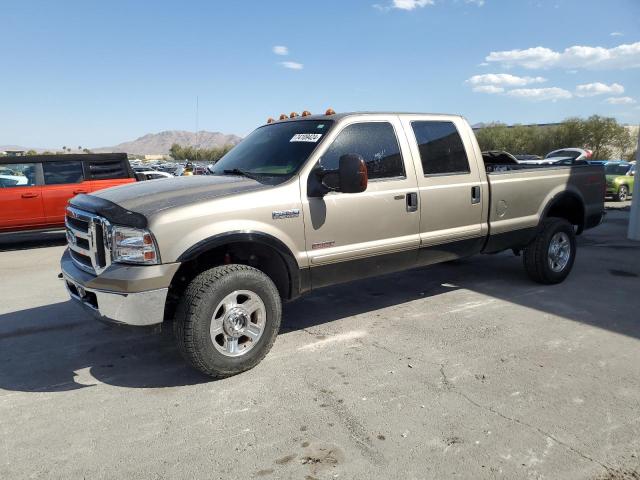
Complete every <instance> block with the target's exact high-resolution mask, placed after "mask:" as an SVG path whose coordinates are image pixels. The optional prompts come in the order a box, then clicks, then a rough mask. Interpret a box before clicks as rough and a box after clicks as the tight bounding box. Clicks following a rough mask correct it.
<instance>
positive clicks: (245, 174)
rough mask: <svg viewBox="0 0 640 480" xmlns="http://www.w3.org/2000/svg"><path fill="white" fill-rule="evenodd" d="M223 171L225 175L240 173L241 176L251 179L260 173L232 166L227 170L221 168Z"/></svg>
mask: <svg viewBox="0 0 640 480" xmlns="http://www.w3.org/2000/svg"><path fill="white" fill-rule="evenodd" d="M223 173H225V174H227V175H241V176H243V177H247V178H250V179H251V180H258V178H259V177H260V174H258V173H251V172H247V171H246V170H240V169H239V168H232V169H228V170H223Z"/></svg>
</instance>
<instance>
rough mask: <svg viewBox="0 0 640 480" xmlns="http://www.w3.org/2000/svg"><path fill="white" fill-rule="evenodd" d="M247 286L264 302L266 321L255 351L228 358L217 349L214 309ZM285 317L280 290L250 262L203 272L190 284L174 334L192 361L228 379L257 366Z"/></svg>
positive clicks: (193, 363)
mask: <svg viewBox="0 0 640 480" xmlns="http://www.w3.org/2000/svg"><path fill="white" fill-rule="evenodd" d="M245 289H246V290H251V291H253V292H255V293H256V294H257V295H258V296H259V297H260V299H261V300H262V302H263V303H264V306H265V309H266V324H265V327H264V332H263V334H262V336H261V337H260V339H259V340H258V341H257V344H256V345H255V346H254V347H253V348H252V349H251V351H248V352H247V353H246V354H244V355H241V356H238V357H228V356H225V355H223V354H222V353H220V352H218V351H217V350H216V348H215V347H214V345H213V340H212V339H211V334H210V331H209V329H210V326H211V319H212V316H213V310H214V309H215V308H216V306H217V305H218V303H219V302H220V301H221V300H222V299H223V298H224V297H225V296H227V295H229V294H230V293H231V292H233V291H235V290H245ZM281 316H282V304H281V301H280V295H279V294H278V289H277V288H276V286H275V285H274V284H273V282H272V281H271V279H270V278H269V277H268V276H267V275H265V274H264V273H262V272H261V271H260V270H257V269H255V268H252V267H249V266H247V265H235V264H232V265H224V266H220V267H214V268H212V269H210V270H207V271H205V272H202V273H201V274H199V275H197V276H196V277H195V278H194V279H193V280H192V281H191V282H190V283H189V285H188V286H187V289H186V291H185V292H184V295H183V297H182V299H181V301H180V302H179V303H178V306H177V308H176V314H175V321H174V334H175V337H176V341H177V344H178V349H179V350H180V353H181V354H182V356H183V357H184V358H185V360H186V361H187V362H188V363H189V364H191V365H192V366H193V367H194V368H196V369H198V370H200V371H201V372H203V373H205V374H206V375H209V376H211V377H213V378H224V377H229V376H231V375H236V374H238V373H241V372H244V371H246V370H249V369H251V368H253V367H255V366H256V365H257V364H258V363H259V362H260V361H261V360H262V359H263V358H264V357H265V355H266V354H267V353H268V352H269V350H271V347H272V346H273V343H274V342H275V339H276V336H277V335H278V331H279V329H280V321H281Z"/></svg>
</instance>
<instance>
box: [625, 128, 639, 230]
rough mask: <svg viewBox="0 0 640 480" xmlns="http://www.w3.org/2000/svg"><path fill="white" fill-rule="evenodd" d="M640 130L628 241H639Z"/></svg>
mask: <svg viewBox="0 0 640 480" xmlns="http://www.w3.org/2000/svg"><path fill="white" fill-rule="evenodd" d="M638 167H640V130H638V149H637V150H636V167H635V168H636V175H635V177H634V179H633V195H632V196H631V215H630V216H629V232H628V233H627V238H628V239H629V240H638V241H640V198H638V197H640V175H639V174H638Z"/></svg>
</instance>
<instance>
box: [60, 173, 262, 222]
mask: <svg viewBox="0 0 640 480" xmlns="http://www.w3.org/2000/svg"><path fill="white" fill-rule="evenodd" d="M269 187H270V185H264V184H262V183H260V182H258V181H256V180H252V179H249V178H246V177H240V176H235V175H229V176H217V175H206V176H205V175H195V176H188V177H175V178H167V179H164V178H163V179H159V180H147V181H144V182H136V183H130V184H127V185H121V186H119V187H114V188H108V189H106V190H101V191H98V192H95V193H92V194H91V196H94V197H98V198H100V199H103V200H107V201H108V202H109V203H111V204H116V205H117V206H119V207H121V208H122V209H125V210H128V211H130V212H135V213H138V214H141V215H144V216H145V217H147V218H149V217H150V216H152V215H153V214H155V213H158V212H161V211H163V210H167V209H169V208H174V207H180V206H183V205H189V204H192V203H198V202H203V201H206V200H211V199H213V198H217V197H223V196H227V195H233V194H236V193H243V192H249V191H255V190H261V189H266V188H269ZM78 197H84V196H83V195H79V196H78ZM78 197H76V198H78ZM80 201H82V200H81V199H80ZM74 203H75V202H74V201H73V200H72V201H71V204H72V205H73V204H74ZM78 203H80V202H78ZM78 206H80V205H78Z"/></svg>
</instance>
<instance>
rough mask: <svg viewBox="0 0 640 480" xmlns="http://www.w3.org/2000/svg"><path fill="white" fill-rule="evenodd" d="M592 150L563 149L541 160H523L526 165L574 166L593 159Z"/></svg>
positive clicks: (548, 154) (552, 152)
mask: <svg viewBox="0 0 640 480" xmlns="http://www.w3.org/2000/svg"><path fill="white" fill-rule="evenodd" d="M591 155H592V152H591V150H585V149H583V148H561V149H559V150H553V151H551V152H549V153H547V154H546V155H545V156H544V158H543V159H541V160H521V161H520V163H523V164H525V165H574V164H580V163H583V162H586V161H587V160H589V159H590V158H591Z"/></svg>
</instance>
